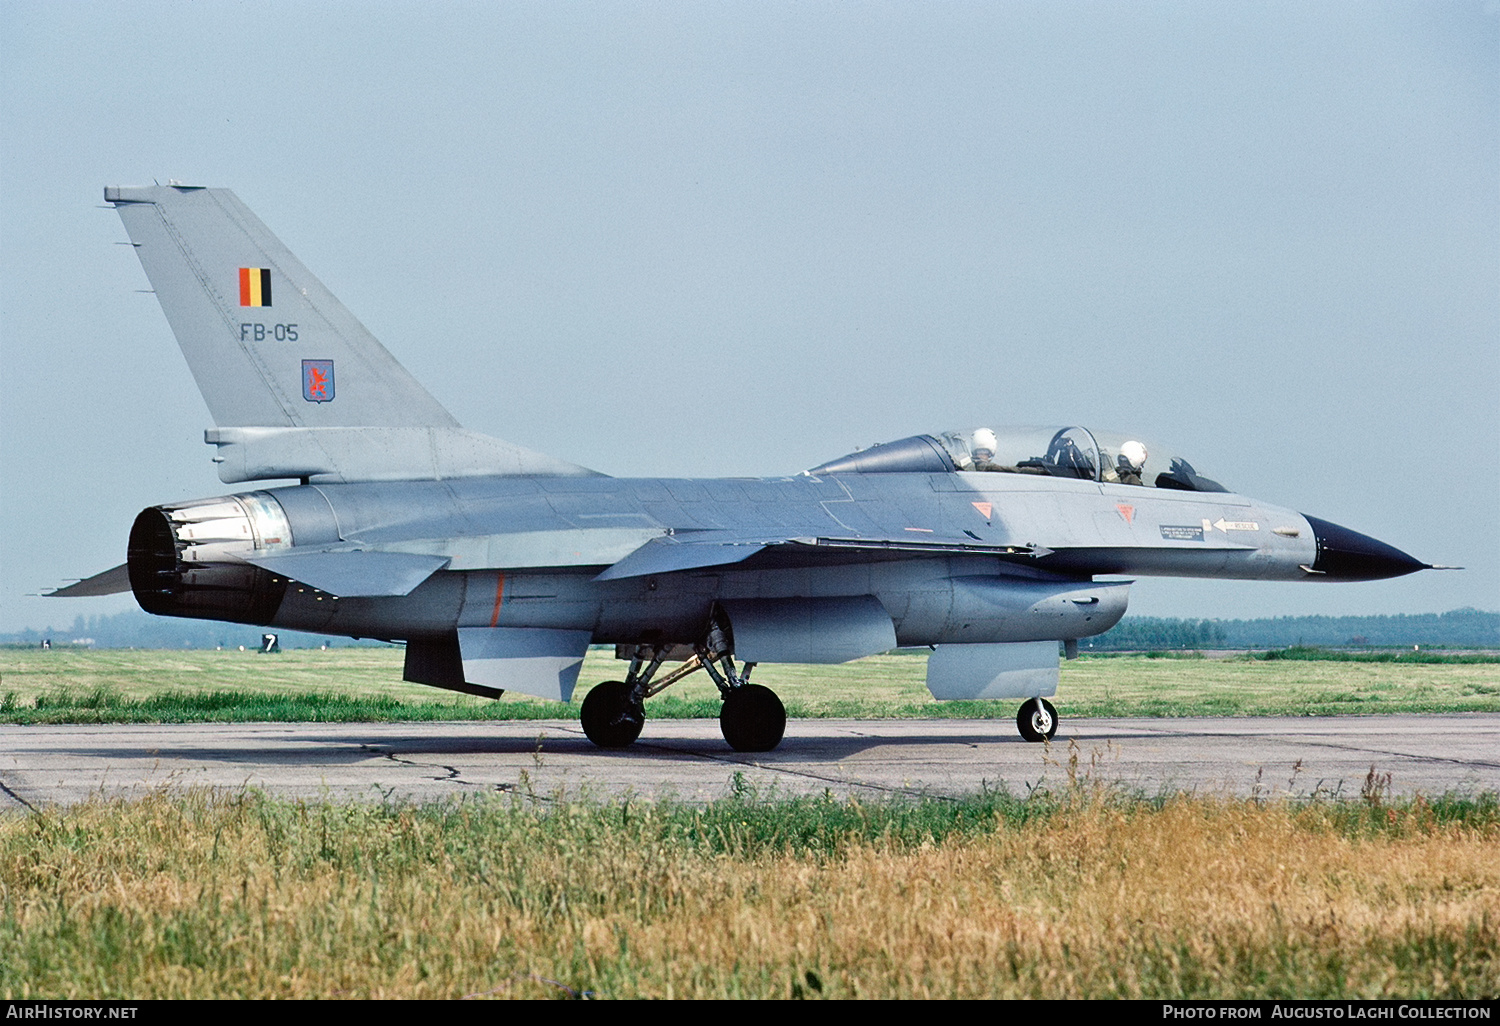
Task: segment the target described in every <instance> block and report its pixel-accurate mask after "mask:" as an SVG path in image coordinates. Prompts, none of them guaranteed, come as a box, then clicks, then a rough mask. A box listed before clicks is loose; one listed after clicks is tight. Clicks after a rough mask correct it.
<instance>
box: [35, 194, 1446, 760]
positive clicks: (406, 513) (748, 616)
mask: <svg viewBox="0 0 1500 1026" xmlns="http://www.w3.org/2000/svg"><path fill="white" fill-rule="evenodd" d="M104 198H105V200H106V201H107V202H108V203H110V204H112V205H113V206H114V207H115V209H116V210H117V211H118V212H119V215H120V217H121V219H122V220H123V221H124V223H125V228H126V231H127V233H128V234H129V236H130V240H131V244H132V245H133V246H134V248H135V251H136V254H137V255H138V256H139V257H140V260H141V264H142V265H143V266H144V268H145V271H146V275H147V277H148V278H149V279H150V282H151V287H152V289H153V290H154V291H155V293H156V296H157V298H158V299H159V300H160V302H161V305H162V309H163V311H164V312H165V313H166V317H167V321H168V323H169V324H170V326H171V328H172V331H173V333H174V334H175V335H176V337H177V342H178V344H179V345H180V346H181V348H182V352H183V355H184V356H186V358H187V362H188V365H189V367H190V368H191V370H192V374H193V377H194V379H195V380H196V382H197V385H198V388H199V389H200V391H201V392H202V394H203V398H204V400H205V401H206V402H207V404H208V408H209V411H210V413H211V414H212V416H213V420H214V423H215V425H216V427H214V428H211V429H209V430H207V431H206V432H205V434H204V440H205V442H207V443H208V444H209V445H212V446H213V447H214V449H215V452H216V455H215V456H214V457H213V459H214V462H215V463H217V464H218V472H219V478H220V480H222V481H224V482H225V483H226V484H244V483H249V482H278V481H279V482H283V483H282V484H279V485H271V484H267V485H258V486H257V485H252V486H251V487H250V488H249V489H248V490H244V491H238V492H235V493H234V494H231V495H221V496H215V497H213V498H206V499H199V500H195V501H192V502H174V503H168V504H165V505H160V506H152V507H151V508H149V509H146V510H144V511H142V512H141V514H140V515H139V516H138V517H136V519H135V523H134V525H133V526H132V527H131V530H130V538H129V543H128V547H127V553H126V562H125V564H124V565H122V566H120V567H116V568H115V569H114V570H110V571H106V572H105V573H103V574H99V575H97V576H96V577H93V578H90V579H88V580H85V581H81V582H79V583H78V584H75V585H72V586H70V587H66V588H63V589H61V590H59V591H56V592H53V593H52V594H54V595H58V596H69V595H97V594H107V593H110V592H115V591H119V592H123V591H125V590H130V591H133V592H134V593H135V597H136V600H137V601H138V602H139V603H140V605H141V608H143V609H145V610H146V611H147V612H150V613H156V614H160V615H164V616H184V617H196V618H202V619H211V620H227V621H233V622H236V623H245V624H256V625H260V626H265V627H280V628H288V629H293V630H300V631H311V632H315V633H319V634H341V635H349V636H352V637H362V638H382V639H387V640H391V641H403V642H405V645H406V655H405V666H404V673H403V677H404V679H406V680H408V681H414V682H416V683H420V684H429V685H432V686H434V687H439V688H449V689H452V690H454V691H460V692H466V693H469V694H475V695H483V696H489V697H496V698H497V697H499V696H500V695H501V694H502V693H503V692H504V691H507V690H509V691H517V692H521V693H524V694H528V695H536V696H541V697H545V698H551V699H557V700H559V701H563V702H567V701H569V700H570V699H571V697H572V693H573V690H574V686H575V684H576V682H577V679H578V675H579V670H580V667H581V665H582V662H583V657H584V653H585V651H586V650H587V649H588V647H589V646H590V645H598V644H604V645H613V646H614V649H615V655H616V657H617V658H618V659H620V660H622V661H623V662H624V663H625V666H626V668H625V672H624V674H623V679H622V680H615V681H608V682H605V683H602V684H599V685H598V686H596V687H594V688H593V689H591V690H590V691H589V692H588V694H587V696H586V697H585V699H584V702H583V706H582V709H581V719H582V724H583V729H584V731H585V732H586V733H587V735H588V737H589V738H590V739H591V740H592V741H593V742H594V743H595V744H597V745H599V746H601V747H604V748H622V747H625V746H628V745H629V744H631V743H632V742H633V741H635V740H636V738H637V737H638V736H639V734H640V732H641V729H642V725H643V723H644V721H645V716H646V713H645V700H646V699H648V698H650V697H651V696H652V695H655V694H658V693H659V692H661V691H662V690H663V689H664V688H666V687H668V686H670V685H671V684H673V683H674V682H676V681H679V680H681V679H683V678H684V677H686V676H687V675H688V674H690V673H694V672H696V671H698V670H702V671H703V672H704V673H706V674H707V675H708V676H709V677H710V678H711V679H712V680H713V683H714V684H715V685H716V686H717V688H718V690H719V693H720V695H721V696H722V698H723V706H722V711H721V713H720V723H721V726H722V729H723V733H724V738H725V740H726V741H727V742H728V743H729V744H730V745H731V746H732V747H734V748H735V749H738V750H740V751H750V752H757V751H768V750H771V749H773V748H775V747H776V746H777V745H778V744H779V743H780V742H781V739H782V735H783V732H784V730H785V726H786V711H785V709H784V707H783V705H782V703H781V701H780V699H779V698H778V697H777V696H776V695H775V693H774V692H772V691H771V690H770V689H768V688H766V687H763V686H761V685H759V684H753V683H751V674H752V671H753V670H754V668H755V666H756V665H758V664H760V663H788V662H789V663H840V662H845V661H848V660H852V659H858V658H860V657H862V656H867V655H870V654H873V653H877V652H884V651H887V650H890V649H894V648H897V647H905V646H922V647H930V648H931V654H930V655H929V657H928V661H927V686H928V688H929V689H930V690H931V692H932V694H933V696H934V697H936V698H938V699H1020V700H1022V702H1021V705H1020V710H1019V712H1018V714H1017V718H1016V722H1017V727H1018V728H1019V730H1020V734H1021V736H1022V737H1024V738H1025V739H1027V740H1029V741H1041V740H1044V739H1046V738H1050V737H1052V736H1053V734H1054V733H1055V731H1056V730H1057V723H1058V720H1057V711H1056V709H1055V708H1054V707H1053V705H1052V703H1051V702H1049V701H1048V698H1050V697H1052V696H1054V695H1055V694H1056V690H1057V683H1058V676H1059V674H1058V668H1059V657H1060V653H1059V643H1061V647H1062V649H1063V653H1062V654H1065V655H1066V656H1068V657H1073V656H1076V654H1077V648H1078V640H1079V639H1080V638H1087V637H1092V636H1094V635H1097V634H1101V633H1103V632H1104V631H1107V630H1109V628H1111V627H1113V626H1114V625H1115V624H1116V623H1117V622H1118V621H1119V620H1120V617H1121V616H1123V615H1124V613H1125V607H1126V602H1127V597H1128V593H1129V590H1130V581H1129V580H1118V579H1106V580H1101V579H1100V578H1101V577H1107V578H1118V577H1119V576H1121V575H1174V576H1186V577H1206V578H1230V579H1241V580H1244V579H1250V580H1281V581H1287V580H1297V581H1307V582H1310V583H1311V582H1329V581H1366V580H1375V579H1379V578H1386V577H1396V576H1399V575H1402V574H1409V573H1412V572H1414V571H1417V570H1423V569H1430V568H1431V567H1430V564H1426V563H1422V562H1419V561H1418V560H1416V559H1414V558H1412V557H1411V556H1409V555H1407V554H1406V553H1404V552H1401V551H1399V550H1397V549H1395V548H1393V547H1391V546H1390V545H1386V544H1384V543H1383V542H1379V541H1376V540H1375V539H1373V538H1369V537H1366V536H1365V535H1362V534H1358V533H1356V532H1354V531H1351V530H1349V529H1347V528H1344V527H1340V526H1338V525H1337V524H1332V523H1329V522H1327V521H1325V520H1320V519H1318V518H1316V517H1311V516H1306V515H1304V514H1301V513H1297V512H1294V511H1293V510H1290V509H1285V508H1283V507H1280V506H1274V505H1271V504H1269V503H1265V502H1261V501H1260V500H1258V499H1252V498H1249V497H1247V496H1243V495H1239V494H1237V493H1235V492H1234V491H1232V490H1230V489H1228V488H1226V487H1225V486H1223V485H1221V484H1219V483H1218V481H1216V480H1214V479H1212V478H1209V477H1206V476H1204V474H1203V473H1200V472H1199V470H1198V469H1197V467H1196V466H1195V465H1194V464H1192V463H1190V462H1189V461H1188V459H1187V458H1186V457H1185V456H1184V455H1182V454H1179V453H1177V452H1173V451H1170V450H1169V449H1166V448H1163V447H1161V446H1160V445H1158V444H1156V443H1155V442H1151V441H1147V440H1144V439H1142V438H1140V437H1139V436H1138V435H1133V434H1120V433H1109V432H1104V431H1091V430H1089V429H1087V428H1084V427H1081V426H1058V427H1050V428H1042V429H1035V428H1031V429H1000V428H997V427H996V426H995V425H982V426H978V425H976V426H970V427H967V428H962V429H958V430H951V431H941V432H936V433H933V434H919V435H913V436H912V437H910V438H903V439H900V440H898V441H894V442H890V443H887V444H883V445H877V446H875V447H873V448H868V449H865V450H863V451H857V452H853V453H850V454H848V455H845V456H840V457H838V458H837V459H832V460H829V461H828V462H826V463H824V464H822V465H820V466H817V467H813V468H812V469H810V470H806V471H803V472H802V473H794V474H789V475H787V476H784V477H770V478H730V479H722V478H721V479H708V480H688V479H675V478H671V479H656V478H646V479H625V478H615V477H609V476H606V475H604V474H600V473H597V472H595V471H593V470H589V469H586V468H584V467H581V466H577V465H575V464H572V463H568V462H565V461H563V460H560V459H556V458H553V457H551V456H547V455H543V454H541V453H537V452H533V451H530V450H527V449H524V448H522V447H520V446H517V445H513V444H511V443H508V442H504V441H500V440H498V439H495V438H491V437H488V436H485V435H481V434H478V433H476V432H473V431H467V430H465V429H464V428H462V427H461V426H459V424H458V422H457V421H455V420H454V418H453V417H452V416H451V415H450V414H449V413H448V411H447V410H446V409H444V408H443V407H442V405H441V404H440V403H439V402H438V401H437V400H436V399H434V398H433V397H432V395H430V394H429V393H428V392H427V391H426V390H425V389H424V388H423V387H422V386H421V385H420V384H418V382H417V381H416V379H414V378H413V377H412V376H411V375H410V374H409V373H408V372H407V371H406V370H405V369H404V368H403V367H402V366H401V365H400V364H398V363H397V362H396V360H395V359H394V358H393V357H392V356H391V354H390V353H389V352H388V351H387V350H386V349H385V348H384V347H383V346H382V345H381V344H380V343H379V342H378V341H376V339H375V338H374V337H373V336H372V335H371V334H370V333H369V332H368V331H367V330H366V329H365V328H364V326H363V325H361V324H360V323H359V321H358V320H356V319H355V318H354V316H353V315H352V314H350V312H349V311H348V310H347V309H345V308H344V306H343V305H342V304H341V303H340V302H339V301H338V300H337V299H335V298H334V296H333V295H332V294H331V293H330V292H329V291H328V290H327V289H326V288H325V287H324V286H323V284H322V282H320V281H319V280H318V279H317V278H315V277H314V276H313V275H312V273H311V272H309V271H308V270H307V269H306V268H305V267H304V266H303V265H302V264H301V263H300V262H299V261H298V260H297V258H296V257H294V256H293V255H292V254H291V252H290V251H288V250H287V249H286V247H285V246H283V245H282V244H281V242H280V241H278V240H277V238H276V237H275V236H274V235H272V234H271V232H270V231H269V230H268V229H267V228H266V227H265V225H263V224H262V223H261V222H260V221H259V220H258V219H257V218H256V217H255V215H254V214H252V213H251V212H250V211H249V209H247V208H246V207H245V206H244V205H243V204H242V203H241V202H240V201H239V200H238V199H237V198H236V197H235V196H234V194H233V193H231V192H229V191H226V190H223V189H208V188H198V187H189V186H184V185H178V184H176V183H173V184H171V185H168V186H150V187H143V188H123V187H117V186H111V187H109V188H106V189H105V190H104ZM290 482H295V483H290Z"/></svg>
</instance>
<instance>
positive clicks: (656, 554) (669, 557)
mask: <svg viewBox="0 0 1500 1026" xmlns="http://www.w3.org/2000/svg"><path fill="white" fill-rule="evenodd" d="M768 544H770V543H769V542H766V541H757V540H748V539H747V540H729V539H724V538H714V539H712V540H702V541H682V540H679V537H678V536H675V535H674V536H671V537H662V538H653V539H652V540H650V541H648V542H647V543H646V544H644V545H642V546H641V547H640V548H638V549H636V550H635V551H634V552H632V553H631V554H630V555H628V556H626V557H625V558H624V559H622V560H620V561H619V562H618V563H616V564H615V565H614V566H612V567H610V568H609V569H608V570H605V571H604V572H603V573H602V574H600V575H599V576H598V577H596V578H594V580H596V581H614V580H619V579H620V578H622V577H646V576H648V575H650V574H669V573H673V572H674V571H677V570H697V569H700V568H703V567H710V566H726V565H728V564H730V563H739V562H742V561H743V560H746V559H749V558H750V557H751V556H753V555H755V554H756V553H757V552H759V551H761V550H762V549H764V548H765V547H766V546H767V545H768Z"/></svg>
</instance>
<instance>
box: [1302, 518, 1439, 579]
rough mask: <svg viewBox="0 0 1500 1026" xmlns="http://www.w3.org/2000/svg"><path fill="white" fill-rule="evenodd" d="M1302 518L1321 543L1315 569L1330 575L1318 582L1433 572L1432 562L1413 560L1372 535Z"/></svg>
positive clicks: (1317, 572)
mask: <svg viewBox="0 0 1500 1026" xmlns="http://www.w3.org/2000/svg"><path fill="white" fill-rule="evenodd" d="M1302 515H1303V516H1304V517H1307V522H1308V523H1309V524H1311V525H1312V529H1313V536H1314V537H1316V538H1317V540H1318V558H1317V559H1316V560H1314V561H1313V565H1312V570H1313V573H1315V574H1326V575H1327V576H1324V577H1320V578H1318V579H1319V580H1325V581H1379V580H1383V579H1385V578H1387V577H1401V576H1404V575H1405V574H1414V573H1416V572H1417V571H1418V570H1431V569H1432V564H1431V563H1423V562H1422V561H1421V560H1418V559H1414V558H1412V557H1411V556H1408V555H1407V554H1406V553H1404V552H1402V551H1401V550H1400V549H1398V548H1396V547H1394V546H1391V545H1387V544H1386V543H1385V542H1383V541H1376V540H1375V539H1374V538H1371V537H1370V536H1369V535H1365V534H1360V533H1359V532H1358V531H1351V530H1349V528H1347V527H1340V526H1339V525H1338V524H1330V523H1329V522H1328V521H1326V520H1319V519H1318V518H1317V517H1309V516H1307V514H1306V513H1304V514H1302Z"/></svg>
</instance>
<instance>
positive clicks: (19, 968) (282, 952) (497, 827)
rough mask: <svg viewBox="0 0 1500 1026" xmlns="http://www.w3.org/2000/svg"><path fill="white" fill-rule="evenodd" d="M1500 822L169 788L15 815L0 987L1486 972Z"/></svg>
mask: <svg viewBox="0 0 1500 1026" xmlns="http://www.w3.org/2000/svg"><path fill="white" fill-rule="evenodd" d="M1497 842H1500V806H1497V803H1496V801H1495V798H1494V796H1493V795H1491V796H1488V797H1485V798H1480V799H1465V800H1434V801H1426V800H1423V799H1416V800H1413V801H1407V802H1400V803H1396V804H1387V803H1385V802H1383V801H1382V800H1381V795H1380V794H1379V793H1378V792H1371V793H1367V794H1366V796H1365V800H1364V801H1354V802H1343V803H1334V802H1314V803H1310V804H1303V805H1290V804H1282V803H1261V802H1256V801H1249V800H1244V801H1235V800H1211V799H1203V798H1195V799H1188V798H1181V797H1179V798H1170V799H1163V800H1154V801H1147V800H1144V799H1140V798H1133V797H1129V796H1121V795H1118V794H1111V793H1108V792H1103V791H1099V790H1091V789H1089V788H1087V787H1080V788H1075V789H1073V790H1070V791H1068V792H1065V793H1062V794H1050V795H1049V794H1040V795H1032V796H1031V797H1028V798H1027V799H1025V800H1020V799H1016V798H1011V797H1009V796H1008V795H1004V794H995V793H989V794H981V795H976V796H973V797H972V798H970V799H967V800H963V801H957V802H952V801H950V802H938V801H928V802H904V803H885V804H878V805H863V804H859V803H856V802H844V801H834V800H831V799H826V798H825V799H817V798H813V799H804V800H798V801H785V800H783V801H766V800H758V799H757V798H755V797H754V796H753V795H750V796H747V795H741V796H737V797H731V798H728V799H726V800H724V801H720V802H717V803H714V804H712V805H710V806H707V807H703V806H698V807H687V806H681V805H674V804H670V803H659V804H652V803H642V802H630V803H615V804H599V803H591V802H587V801H577V800H574V801H566V802H562V803H560V804H558V803H548V810H547V811H541V809H540V806H539V805H538V803H534V802H530V801H528V800H527V799H525V798H516V799H515V800H512V801H496V800H489V801H470V802H465V803H462V804H445V805H432V806H405V805H385V806H380V805H371V804H368V803H365V804H353V805H349V806H334V805H326V804H306V803H293V802H285V801H277V800H273V799H270V798H267V797H264V796H262V795H258V794H255V793H241V794H235V795H208V794H202V793H189V794H186V795H179V796H172V797H169V796H167V795H157V796H154V797H150V798H147V799H144V800H138V801H135V802H129V803H124V802H96V803H93V804H88V805H83V806H75V807H73V808H70V809H67V810H60V811H57V810H54V811H46V812H42V813H38V814H34V815H28V816H25V817H3V818H0V887H3V893H0V995H3V996H4V997H5V998H6V999H17V998H28V997H40V996H45V997H51V998H127V999H131V998H235V997H251V998H269V997H277V998H325V997H352V998H408V997H411V998H455V997H466V996H470V997H499V998H518V997H519V998H528V997H595V998H642V997H646V998H651V997H657V998H673V997H677V998H684V997H688V998H744V997H752V998H786V997H804V998H813V997H831V998H841V997H873V998H930V997H943V998H992V997H999V998H1011V997H1037V998H1074V997H1092V998H1112V997H1130V998H1166V997H1173V998H1181V997H1188V998H1268V997H1302V998H1353V997H1364V998H1374V997H1413V998H1420V997H1447V998H1479V997H1484V996H1489V997H1493V996H1494V995H1495V994H1496V993H1500V859H1496V858H1495V852H1496V850H1497Z"/></svg>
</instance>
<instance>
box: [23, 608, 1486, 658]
mask: <svg viewBox="0 0 1500 1026" xmlns="http://www.w3.org/2000/svg"><path fill="white" fill-rule="evenodd" d="M261 633H262V628H260V627H254V626H249V627H247V626H245V625H244V624H238V623H220V622H219V621H216V620H185V619H181V618H178V617H171V616H150V615H148V614H146V613H143V612H141V611H140V610H127V611H125V612H123V613H116V614H115V615H113V616H91V617H82V616H80V617H77V618H76V619H74V621H73V623H72V626H69V627H48V628H47V629H45V630H40V631H39V630H29V629H28V630H24V631H18V632H16V633H14V634H8V635H0V643H9V644H27V645H40V644H41V643H42V641H43V639H50V640H51V641H52V644H53V645H55V646H63V645H68V644H71V643H73V642H75V641H80V642H87V643H88V644H90V645H91V646H92V647H94V648H197V649H204V648H207V649H212V648H219V647H223V648H237V647H239V646H240V645H244V646H245V647H246V648H258V647H259V646H260V636H261ZM276 633H277V634H278V635H279V636H280V640H281V646H282V647H283V648H317V647H318V646H320V645H324V644H327V645H329V646H335V645H337V646H340V647H344V646H349V645H377V644H380V642H376V641H363V642H360V641H353V640H351V639H349V638H341V637H335V636H332V635H323V634H304V633H302V632H300V631H281V630H278V631H276ZM1292 645H1310V646H1317V647H1322V648H1348V647H1355V648H1358V647H1365V646H1368V647H1371V648H1395V647H1403V648H1404V647H1410V646H1412V645H1424V646H1426V645H1434V646H1442V647H1445V648H1486V649H1500V613H1485V612H1481V611H1480V610H1477V609H1455V610H1453V611H1451V612H1447V613H1419V614H1416V615H1397V616H1278V617H1275V618H1274V619H1264V620H1182V619H1174V618H1171V617H1155V616H1128V617H1126V618H1125V619H1124V620H1122V621H1120V623H1119V625H1118V626H1116V627H1115V628H1114V629H1113V630H1110V631H1108V632H1107V633H1105V634H1101V635H1099V636H1098V637H1096V638H1085V639H1084V640H1083V641H1082V642H1081V643H1080V647H1081V648H1082V649H1083V650H1084V651H1085V652H1087V651H1095V652H1098V651H1155V650H1173V649H1176V650H1189V651H1191V650H1194V649H1222V648H1229V649H1242V648H1287V647H1289V646H1292Z"/></svg>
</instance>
